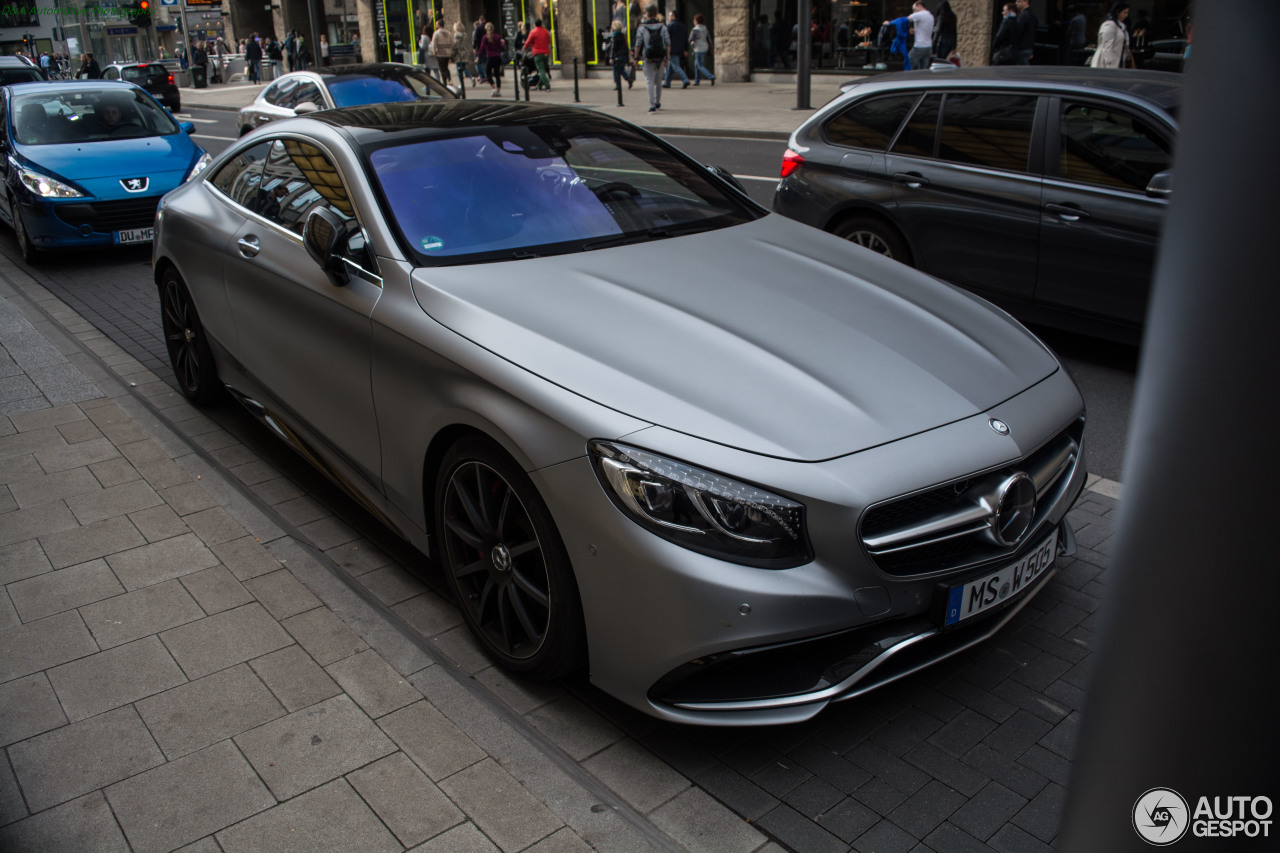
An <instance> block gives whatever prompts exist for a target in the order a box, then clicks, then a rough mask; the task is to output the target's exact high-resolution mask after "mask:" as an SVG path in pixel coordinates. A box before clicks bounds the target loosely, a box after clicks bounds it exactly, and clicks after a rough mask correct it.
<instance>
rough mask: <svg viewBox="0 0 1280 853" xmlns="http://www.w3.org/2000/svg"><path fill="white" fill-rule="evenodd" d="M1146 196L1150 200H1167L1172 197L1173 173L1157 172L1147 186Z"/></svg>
mask: <svg viewBox="0 0 1280 853" xmlns="http://www.w3.org/2000/svg"><path fill="white" fill-rule="evenodd" d="M1147 195H1149V196H1151V197H1152V198H1168V197H1169V196H1171V195H1173V172H1157V173H1156V174H1154V175H1152V176H1151V183H1149V184H1147Z"/></svg>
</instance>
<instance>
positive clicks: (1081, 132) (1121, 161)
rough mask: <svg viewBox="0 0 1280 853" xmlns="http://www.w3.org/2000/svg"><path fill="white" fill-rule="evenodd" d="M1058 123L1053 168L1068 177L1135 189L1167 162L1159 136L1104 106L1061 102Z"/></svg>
mask: <svg viewBox="0 0 1280 853" xmlns="http://www.w3.org/2000/svg"><path fill="white" fill-rule="evenodd" d="M1061 127H1062V129H1061V155H1060V158H1059V162H1058V174H1059V175H1060V176H1061V177H1063V178H1065V179H1066V180H1069V181H1080V182H1081V183H1086V184H1095V185H1097V186H1103V187H1112V188H1114V189H1121V190H1139V191H1141V190H1144V189H1146V187H1147V184H1149V183H1150V182H1151V178H1152V176H1153V175H1155V174H1156V173H1158V172H1163V171H1165V170H1167V169H1168V168H1169V167H1170V165H1171V164H1172V162H1173V152H1172V148H1171V145H1170V143H1169V142H1168V141H1167V140H1166V139H1165V138H1164V137H1163V136H1161V135H1160V134H1158V133H1156V132H1155V130H1154V129H1153V128H1152V127H1151V126H1150V125H1149V124H1147V123H1146V122H1144V121H1142V120H1140V119H1136V118H1134V117H1133V116H1131V115H1129V114H1128V113H1124V112H1120V111H1118V110H1115V109H1112V108H1110V107H1102V106H1097V105H1094V104H1073V103H1064V104H1063V109H1062V125H1061Z"/></svg>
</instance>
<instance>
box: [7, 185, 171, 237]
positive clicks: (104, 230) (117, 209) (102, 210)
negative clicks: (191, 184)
mask: <svg viewBox="0 0 1280 853" xmlns="http://www.w3.org/2000/svg"><path fill="white" fill-rule="evenodd" d="M159 203H160V196H159V195H148V196H145V197H141V198H129V199H122V200H109V201H99V200H96V199H93V198H71V199H42V198H34V197H28V198H27V199H26V200H23V201H19V203H18V206H19V207H20V208H21V210H22V213H23V224H24V225H25V226H26V229H27V234H28V235H29V236H30V238H31V243H32V245H34V246H37V247H38V248H41V249H75V248H94V247H100V246H113V245H116V243H115V236H114V235H115V233H116V232H117V231H128V230H138V229H142V228H150V227H152V226H153V225H154V224H155V216H156V207H157V206H158V205H159Z"/></svg>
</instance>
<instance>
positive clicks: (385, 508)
mask: <svg viewBox="0 0 1280 853" xmlns="http://www.w3.org/2000/svg"><path fill="white" fill-rule="evenodd" d="M155 277H156V284H157V286H158V287H159V291H160V296H161V304H162V312H163V323H164V329H165V334H166V336H167V338H168V341H169V351H170V356H171V360H172V362H173V365H174V369H175V373H176V376H177V378H178V381H179V384H180V386H181V388H182V391H183V393H185V394H186V395H187V396H188V397H190V398H191V399H193V400H195V401H197V402H204V401H207V400H209V399H212V398H213V397H215V396H217V395H219V394H221V393H223V392H224V389H229V390H230V393H231V394H232V395H234V396H235V398H237V399H238V400H240V401H241V402H242V403H244V404H245V406H246V407H247V408H248V410H249V411H251V412H253V413H254V414H255V415H256V416H258V417H259V418H260V419H261V420H262V421H263V422H264V423H265V424H266V425H267V426H268V427H269V428H270V429H271V430H272V431H273V432H275V433H276V434H277V435H279V436H281V437H282V438H284V439H286V440H287V441H289V442H290V443H291V444H293V445H294V446H295V447H296V448H297V449H299V450H300V451H301V452H303V453H304V454H305V455H306V456H307V458H308V459H309V460H311V461H312V462H313V463H314V464H316V465H318V466H319V467H320V468H321V469H322V470H324V471H326V473H328V474H329V475H330V476H331V477H332V478H333V479H334V481H335V482H337V483H339V484H341V485H343V486H344V487H345V488H347V489H348V490H349V491H351V492H352V493H353V494H355V495H356V496H357V498H358V499H359V500H360V501H361V502H362V503H363V504H364V505H365V506H366V507H368V508H369V509H370V510H371V511H373V512H374V513H376V514H377V515H378V516H379V517H380V518H381V519H382V520H384V521H385V522H386V523H387V524H388V525H390V526H391V527H392V528H393V529H394V530H396V531H397V532H398V533H399V534H400V535H401V536H403V537H404V538H405V539H407V540H409V541H410V542H412V543H414V544H415V545H416V546H417V547H418V548H420V549H421V550H423V551H426V552H429V553H430V554H431V555H432V556H434V557H435V558H436V559H437V560H438V561H439V563H440V566H441V568H442V571H443V573H444V576H445V578H446V581H447V584H448V586H449V587H450V589H451V590H452V592H453V594H454V596H455V599H456V602H457V604H458V607H459V609H460V610H461V612H462V614H463V616H464V617H465V619H466V621H467V623H468V625H469V626H470V628H471V629H472V630H473V632H474V633H475V635H476V636H477V637H478V638H479V640H480V642H481V644H482V645H483V647H484V648H485V650H486V651H487V652H488V654H489V655H490V656H491V657H492V658H493V659H494V660H496V661H497V662H499V663H500V664H502V665H504V666H506V667H507V668H509V669H511V670H513V671H516V672H522V673H525V674H527V675H528V676H530V677H537V678H549V677H555V676H558V675H560V674H563V673H565V672H567V671H569V670H571V669H573V668H575V667H578V666H581V665H582V664H584V663H585V664H587V665H588V666H589V668H590V676H591V680H592V681H593V682H594V683H595V684H596V685H598V686H599V687H600V688H602V689H604V690H605V691H607V692H609V693H611V694H612V695H614V696H616V697H617V698H619V699H621V700H622V701H624V702H626V703H628V704H630V705H632V706H634V707H635V708H638V709H640V710H642V711H644V712H646V713H649V714H653V715H655V716H658V717H662V718H665V719H668V720H675V721H682V722H690V723H701V724H713V725H742V724H760V723H783V722H794V721H798V720H803V719H806V718H808V717H811V716H813V715H814V714H816V713H818V712H819V711H820V710H821V709H822V708H823V707H825V705H826V704H827V703H829V702H831V701H837V700H841V699H847V698H850V697H852V696H856V695H859V694H860V693H862V692H864V691H866V690H868V689H871V688H873V687H875V686H877V685H880V684H884V683H886V682H888V681H892V680H894V679H896V678H899V677H901V676H903V675H905V674H907V673H910V672H913V671H915V670H916V669H919V668H920V667H922V666H924V665H926V664H928V663H931V662H933V661H936V660H939V659H941V658H943V657H946V656H948V655H950V654H953V653H955V652H957V651H959V650H961V649H964V648H967V647H968V646H970V645H972V644H974V643H976V642H979V641H981V640H983V639H985V638H986V637H989V636H990V635H992V634H993V633H994V632H995V631H997V630H998V629H999V628H1000V626H1001V625H1003V624H1004V623H1005V622H1007V621H1008V619H1010V618H1011V617H1012V615H1013V614H1014V613H1016V612H1017V611H1018V610H1019V609H1020V608H1021V607H1023V606H1024V605H1025V604H1026V603H1027V602H1028V600H1029V599H1030V598H1031V596H1033V595H1034V594H1035V593H1036V592H1037V591H1038V590H1039V589H1040V588H1042V587H1043V585H1044V584H1045V583H1046V582H1047V581H1048V579H1049V577H1050V576H1051V575H1052V574H1053V572H1054V558H1055V556H1057V555H1058V554H1060V553H1063V552H1067V551H1069V550H1070V549H1071V547H1072V545H1073V540H1072V535H1071V531H1070V528H1069V527H1068V526H1067V524H1066V521H1065V515H1066V513H1067V511H1068V509H1070V507H1071V506H1072V504H1073V503H1074V501H1075V500H1076V498H1077V496H1078V495H1079V493H1080V491H1081V489H1082V488H1083V486H1084V479H1085V476H1086V473H1085V465H1084V461H1083V460H1084V405H1083V402H1082V400H1081V397H1080V394H1079V392H1078V391H1077V389H1076V387H1075V385H1074V383H1073V382H1072V380H1071V378H1070V377H1069V376H1068V374H1067V372H1066V371H1065V370H1064V369H1063V367H1062V366H1061V365H1060V364H1059V363H1058V361H1057V359H1056V358H1055V357H1054V356H1053V355H1052V353H1050V352H1049V351H1048V350H1047V349H1046V348H1045V347H1044V346H1043V345H1042V344H1041V343H1040V342H1039V341H1038V340H1036V339H1035V338H1034V337H1033V336H1032V335H1031V334H1029V333H1028V332H1027V331H1026V330H1025V329H1024V328H1022V327H1021V326H1020V325H1018V323H1016V322H1015V321H1014V320H1012V319H1011V318H1010V317H1009V316H1007V315H1006V314H1004V313H1002V312H1000V311H998V310H996V309H993V308H992V307H991V306H990V305H988V304H987V303H985V302H983V301H982V300H980V299H978V298H976V297H974V296H972V295H969V294H967V293H965V292H964V291H961V290H958V289H956V288H953V287H950V286H948V285H945V284H942V283H939V282H938V281H936V280H934V279H932V278H929V277H928V276H924V275H921V274H920V273H918V272H916V271H914V270H911V269H909V268H907V267H904V266H902V265H901V264H897V263H895V262H893V261H891V260H889V259H887V258H884V257H881V256H879V255H876V254H875V253H873V252H869V251H866V250H864V249H861V248H858V247H855V246H852V245H850V244H849V243H847V242H846V241H844V240H841V239H839V238H837V237H834V236H832V235H830V234H825V233H823V232H820V231H818V230H817V229H814V228H810V227H808V226H805V225H801V224H799V223H796V222H793V221H791V220H789V219H786V218H784V217H781V216H777V215H772V214H769V213H768V212H767V211H765V210H764V209H762V208H760V207H759V206H757V205H756V204H754V203H753V202H751V201H750V200H749V199H748V198H747V197H746V196H744V195H742V194H741V193H740V192H738V191H737V190H735V189H734V188H733V187H732V186H731V184H729V183H728V182H726V181H725V180H724V179H723V178H721V177H719V176H718V175H717V174H716V172H715V171H714V170H712V169H709V168H707V167H705V166H702V165H700V164H698V163H696V162H694V161H692V160H690V159H689V158H688V157H687V156H685V155H683V154H682V153H680V152H679V151H677V150H676V149H674V148H672V147H670V146H669V145H668V144H666V143H665V142H663V141H662V140H660V139H658V138H657V137H654V136H652V135H650V134H648V133H647V132H645V131H643V130H641V129H639V128H636V127H634V126H632V125H629V124H627V123H625V122H622V121H619V120H616V119H613V118H609V117H607V116H604V115H601V114H599V113H594V112H590V111H585V110H577V109H573V108H564V107H550V106H540V105H528V104H525V105H519V104H509V103H502V104H492V103H490V102H487V101H483V102H474V101H473V102H467V101H442V102H437V103H429V104H390V105H381V106H376V107H365V108H358V109H347V110H334V111H330V112H325V113H317V114H315V115H314V116H310V117H306V118H297V119H294V120H290V121H286V122H279V123H278V124H274V125H272V126H271V127H270V128H267V129H264V130H262V131H260V132H258V133H256V134H254V135H253V136H252V137H249V138H246V139H243V140H241V141H240V142H239V143H237V144H234V145H232V146H231V147H230V148H229V149H228V150H227V151H225V152H224V153H223V154H222V155H221V156H220V157H219V158H218V160H217V161H216V162H215V163H214V164H213V165H212V166H210V168H208V169H207V170H206V171H205V172H204V174H203V175H202V176H201V179H200V180H196V181H192V182H191V183H189V184H188V185H186V186H184V187H182V188H181V189H179V190H176V191H174V192H173V193H170V194H169V195H168V196H167V197H166V198H165V199H164V202H163V205H162V208H161V210H160V213H159V216H158V221H157V233H156V242H155Z"/></svg>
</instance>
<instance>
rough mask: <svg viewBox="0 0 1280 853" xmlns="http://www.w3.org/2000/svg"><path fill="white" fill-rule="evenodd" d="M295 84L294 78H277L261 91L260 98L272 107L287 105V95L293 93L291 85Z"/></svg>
mask: <svg viewBox="0 0 1280 853" xmlns="http://www.w3.org/2000/svg"><path fill="white" fill-rule="evenodd" d="M296 85H298V83H297V81H296V80H292V79H289V80H279V81H277V82H275V83H272V84H271V86H270V87H269V88H268V89H267V91H266V92H264V93H263V95H262V99H263V100H264V101H266V102H267V103H268V104H271V105H272V106H273V107H282V106H288V102H289V96H290V95H292V94H293V87H294V86H296Z"/></svg>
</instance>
